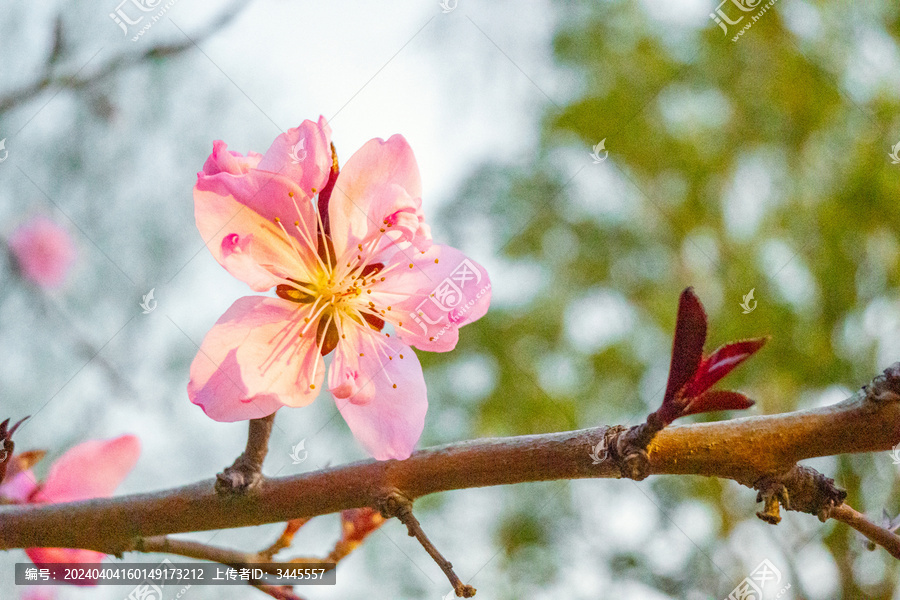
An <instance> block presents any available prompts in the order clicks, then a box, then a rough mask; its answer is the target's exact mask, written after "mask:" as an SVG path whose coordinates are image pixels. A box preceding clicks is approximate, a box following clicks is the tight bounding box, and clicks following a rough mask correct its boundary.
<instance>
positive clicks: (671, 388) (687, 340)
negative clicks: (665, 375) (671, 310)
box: [663, 287, 707, 406]
mask: <svg viewBox="0 0 900 600" xmlns="http://www.w3.org/2000/svg"><path fill="white" fill-rule="evenodd" d="M706 321H707V319H706V311H704V310H703V305H702V304H701V303H700V299H699V298H697V296H696V294H694V288H690V287H689V288H687V289H685V290H684V291H683V292H681V298H680V299H679V301H678V317H677V320H676V323H675V340H674V341H673V342H672V362H671V365H670V367H669V382H668V384H667V385H666V395H665V398H664V399H663V406H667V405H670V404H671V403H672V402H674V401H675V398H676V396H677V394H678V392H679V391H680V390H681V389H682V388H683V387H684V386H685V384H687V383H688V382H689V381H690V380H691V378H692V377H694V375H695V374H696V372H697V369H698V368H699V367H700V364H701V360H702V359H703V344H704V343H705V342H706Z"/></svg>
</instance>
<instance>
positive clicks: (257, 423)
mask: <svg viewBox="0 0 900 600" xmlns="http://www.w3.org/2000/svg"><path fill="white" fill-rule="evenodd" d="M275 414H276V413H272V414H271V415H269V416H267V417H262V418H261V419H250V422H249V425H248V431H247V447H246V449H245V450H244V452H243V453H242V454H241V455H240V456H238V457H237V459H236V460H235V461H234V464H232V465H231V466H230V467H228V468H227V469H225V470H224V471H222V472H221V473H219V474H218V475H216V485H215V489H216V492H217V493H219V494H233V493H243V492H246V491H248V490H250V489H252V488H255V487H257V486H258V485H259V484H260V483H261V482H262V480H263V474H262V466H263V462H264V461H265V460H266V454H268V453H269V436H270V435H272V425H274V424H275Z"/></svg>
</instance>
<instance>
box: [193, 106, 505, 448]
mask: <svg viewBox="0 0 900 600" xmlns="http://www.w3.org/2000/svg"><path fill="white" fill-rule="evenodd" d="M296 148H302V149H303V150H304V151H305V155H303V156H302V158H301V155H300V153H299V152H296V151H294V149H296ZM298 158H299V159H300V160H297V159H298ZM421 196H422V183H421V179H420V177H419V169H418V166H417V164H416V160H415V157H414V156H413V153H412V150H411V149H410V147H409V144H407V142H406V140H405V139H404V138H403V137H402V136H400V135H395V136H393V137H391V138H390V139H388V140H387V141H384V140H382V139H374V140H370V141H369V142H367V143H366V144H365V145H364V146H363V147H362V148H361V149H359V150H358V151H357V152H356V153H355V154H354V155H353V156H351V157H350V159H349V160H348V161H347V163H346V164H345V165H344V167H343V168H342V169H340V170H339V171H338V168H337V159H336V157H334V156H333V155H332V151H331V129H330V128H329V126H328V124H327V123H326V122H325V120H324V119H323V118H320V119H319V122H318V123H314V122H312V121H304V122H303V124H301V125H300V126H299V127H297V128H295V129H291V130H289V131H288V132H287V133H284V134H282V135H280V136H279V137H278V138H277V139H276V140H275V142H274V143H273V144H272V146H271V147H270V148H269V150H268V151H267V152H266V154H265V155H264V156H260V155H258V154H250V155H248V156H242V155H240V154H237V153H234V152H231V151H228V150H227V148H226V146H225V144H224V143H222V142H216V143H215V144H214V145H213V153H212V155H210V157H209V159H208V160H207V161H206V164H205V165H204V168H203V171H202V172H201V173H199V174H198V179H197V184H196V186H195V188H194V204H195V213H196V219H197V227H198V229H199V230H200V233H201V235H202V236H203V239H205V240H206V241H207V242H206V243H207V247H208V248H209V250H210V252H212V254H213V256H214V257H215V258H216V260H218V261H219V263H220V264H221V265H222V266H223V267H225V269H227V270H228V271H229V272H230V273H231V274H232V275H233V276H235V277H237V278H238V279H240V280H242V281H244V282H245V283H247V284H248V285H249V286H250V287H251V288H252V289H253V290H254V291H257V292H262V291H267V290H271V289H273V288H274V289H275V292H276V296H277V297H265V296H246V297H243V298H239V299H238V300H237V301H236V302H235V303H234V304H233V305H232V306H231V308H229V309H228V310H227V311H226V312H225V314H224V315H222V317H221V318H220V319H219V320H218V321H217V322H216V324H215V325H214V326H213V328H212V329H211V330H210V332H209V333H208V334H207V336H206V338H205V339H204V340H203V344H202V346H201V348H200V351H199V352H198V354H197V357H196V358H195V359H194V362H193V364H192V365H191V380H190V383H189V384H188V395H189V396H190V399H191V401H192V402H194V403H195V404H198V405H199V406H201V407H202V408H203V410H204V411H205V412H206V414H207V415H208V416H210V417H211V418H213V419H216V420H218V421H238V420H244V419H253V418H260V417H264V416H267V415H270V414H272V413H273V412H275V411H276V410H278V409H279V408H281V407H282V406H304V405H307V404H309V403H310V402H312V401H313V400H314V399H315V397H316V396H317V395H318V393H319V391H320V390H321V388H322V385H323V383H324V382H325V363H324V360H323V357H324V356H326V355H328V354H329V353H332V352H333V353H334V357H333V360H332V361H331V365H330V367H329V372H328V388H329V390H330V392H331V394H332V396H333V397H334V399H335V402H336V404H337V406H338V409H339V410H340V413H341V415H342V416H343V417H344V420H345V421H346V422H347V424H348V425H349V427H350V429H351V431H352V432H353V434H354V436H355V437H356V439H357V440H358V441H359V442H360V443H361V444H362V445H363V447H364V448H365V449H366V450H367V451H368V452H369V453H370V454H371V455H372V456H374V457H375V458H377V459H379V460H387V459H389V458H397V459H404V458H407V457H408V456H409V455H410V453H411V452H412V450H413V448H414V447H415V444H416V442H417V441H418V439H419V436H420V435H421V433H422V429H423V427H424V423H425V412H426V410H427V408H428V400H427V394H426V388H425V379H424V377H423V376H422V368H421V366H420V364H419V361H418V359H417V358H416V355H415V353H414V352H413V351H412V349H411V348H410V346H415V347H416V348H419V349H421V350H429V351H435V352H446V351H448V350H452V349H453V348H454V347H455V346H456V343H457V341H458V339H459V328H460V327H462V326H463V325H466V324H468V323H471V322H472V321H475V320H476V319H478V318H480V317H481V316H483V315H484V314H485V313H486V312H487V309H488V305H489V304H490V296H491V294H490V280H489V278H488V276H487V273H486V272H485V270H484V269H483V268H482V267H481V266H479V265H478V264H477V263H475V262H474V261H472V260H471V259H468V258H466V257H465V256H464V255H463V254H462V253H461V252H460V251H458V250H456V249H454V248H451V247H449V246H443V245H438V244H433V243H432V239H431V230H430V228H429V226H428V225H427V224H426V223H425V217H424V213H423V211H422V198H421Z"/></svg>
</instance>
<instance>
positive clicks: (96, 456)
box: [32, 435, 141, 502]
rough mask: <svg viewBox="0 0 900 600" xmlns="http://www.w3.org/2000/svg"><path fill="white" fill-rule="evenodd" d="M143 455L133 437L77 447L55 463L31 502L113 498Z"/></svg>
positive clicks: (92, 442)
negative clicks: (139, 457) (116, 490)
mask: <svg viewBox="0 0 900 600" xmlns="http://www.w3.org/2000/svg"><path fill="white" fill-rule="evenodd" d="M140 453H141V443H140V441H139V440H138V438H137V437H135V436H133V435H123V436H120V437H117V438H114V439H111V440H91V441H88V442H84V443H81V444H78V445H77V446H75V447H73V448H71V449H69V450H68V451H67V452H66V453H65V454H63V455H62V456H61V457H59V459H58V460H57V461H56V462H54V463H53V466H51V467H50V472H49V473H48V474H47V479H46V480H45V481H44V483H43V485H42V486H41V489H40V490H38V492H37V493H36V494H35V495H34V497H33V498H32V500H33V501H34V502H73V501H75V500H87V499H89V498H105V497H108V496H111V495H112V493H113V492H114V491H115V489H116V488H117V487H118V486H119V484H120V483H121V482H122V480H123V479H125V476H126V475H128V473H129V472H130V471H131V469H133V468H134V465H135V464H136V463H137V460H138V456H139V455H140Z"/></svg>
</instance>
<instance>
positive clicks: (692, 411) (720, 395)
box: [681, 390, 755, 416]
mask: <svg viewBox="0 0 900 600" xmlns="http://www.w3.org/2000/svg"><path fill="white" fill-rule="evenodd" d="M754 404H755V402H753V400H751V399H750V398H748V397H747V396H745V395H743V394H741V393H740V392H732V391H730V390H712V391H710V392H706V393H705V394H702V395H700V396H699V397H697V398H694V399H693V400H691V401H690V402H689V403H688V405H687V406H686V407H685V408H684V411H683V412H682V413H681V416H686V415H696V414H698V413H704V412H712V411H714V410H744V409H746V408H750V407H751V406H753V405H754Z"/></svg>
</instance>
